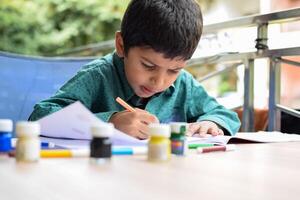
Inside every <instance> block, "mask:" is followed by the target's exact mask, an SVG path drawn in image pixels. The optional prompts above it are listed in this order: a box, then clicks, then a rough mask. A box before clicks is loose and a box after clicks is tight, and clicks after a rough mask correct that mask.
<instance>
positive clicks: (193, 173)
mask: <svg viewBox="0 0 300 200" xmlns="http://www.w3.org/2000/svg"><path fill="white" fill-rule="evenodd" d="M0 199H1V200H10V199H14V200H17V199H24V200H33V199H38V200H40V199H43V200H46V199H51V200H58V199H64V200H65V199H70V200H75V199H80V200H89V199H97V200H101V199H129V200H133V199H170V200H173V199H184V200H185V199H198V200H200V199H201V200H204V199H205V200H207V199H229V200H232V199H238V200H241V199H255V200H257V199H272V200H276V199H289V200H290V199H300V143H299V142H294V143H276V144H275V143H273V144H240V145H238V146H237V150H236V151H232V152H213V153H206V154H201V155H199V154H198V155H197V154H195V152H191V154H189V155H188V156H186V157H176V156H174V157H172V159H171V161H170V162H167V163H149V162H147V161H146V156H115V157H113V159H112V160H111V162H110V163H109V164H106V165H102V166H96V165H92V164H90V162H89V159H88V158H73V159H41V160H40V161H39V162H38V163H35V164H26V163H16V162H15V160H14V159H12V158H1V159H0Z"/></svg>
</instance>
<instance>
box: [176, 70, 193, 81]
mask: <svg viewBox="0 0 300 200" xmlns="http://www.w3.org/2000/svg"><path fill="white" fill-rule="evenodd" d="M191 81H192V82H193V81H196V80H195V78H194V77H193V75H192V74H191V73H190V72H188V71H187V70H185V69H182V70H181V71H180V74H179V76H178V77H177V79H176V81H175V83H177V82H178V83H181V84H182V83H184V84H187V83H190V82H191Z"/></svg>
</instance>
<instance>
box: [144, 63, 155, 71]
mask: <svg viewBox="0 0 300 200" xmlns="http://www.w3.org/2000/svg"><path fill="white" fill-rule="evenodd" d="M142 65H143V66H144V67H145V68H147V69H149V70H153V69H154V68H155V66H153V65H148V64H146V63H143V62H142Z"/></svg>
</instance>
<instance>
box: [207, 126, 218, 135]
mask: <svg viewBox="0 0 300 200" xmlns="http://www.w3.org/2000/svg"><path fill="white" fill-rule="evenodd" d="M208 133H210V134H211V135H212V136H217V135H219V128H218V127H211V128H209V129H208Z"/></svg>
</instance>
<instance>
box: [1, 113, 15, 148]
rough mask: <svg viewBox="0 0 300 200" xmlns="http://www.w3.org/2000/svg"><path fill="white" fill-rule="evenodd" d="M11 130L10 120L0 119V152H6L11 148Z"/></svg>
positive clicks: (11, 123)
mask: <svg viewBox="0 0 300 200" xmlns="http://www.w3.org/2000/svg"><path fill="white" fill-rule="evenodd" d="M12 130H13V122H12V120H10V119H0V153H8V152H9V151H10V150H11V137H12V133H11V132H12Z"/></svg>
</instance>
